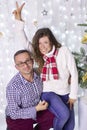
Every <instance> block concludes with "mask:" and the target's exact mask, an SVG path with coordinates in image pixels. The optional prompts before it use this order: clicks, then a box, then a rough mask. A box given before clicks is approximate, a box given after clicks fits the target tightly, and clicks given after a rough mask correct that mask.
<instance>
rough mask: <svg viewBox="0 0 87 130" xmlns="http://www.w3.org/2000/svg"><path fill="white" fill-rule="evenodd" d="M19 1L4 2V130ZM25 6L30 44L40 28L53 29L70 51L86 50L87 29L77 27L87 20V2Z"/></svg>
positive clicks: (0, 2) (0, 97)
mask: <svg viewBox="0 0 87 130" xmlns="http://www.w3.org/2000/svg"><path fill="white" fill-rule="evenodd" d="M15 2H16V0H0V127H1V128H0V130H5V120H4V119H5V118H4V117H5V114H4V111H5V106H6V99H5V90H6V85H7V83H8V81H9V80H10V79H11V77H12V76H13V75H14V74H15V72H16V70H15V68H14V64H13V54H14V50H15V48H17V44H15V42H14V37H15V35H14V33H13V27H14V16H13V14H12V11H13V10H14V9H15ZM23 2H25V6H24V8H23V11H22V16H23V19H24V20H25V31H26V33H27V36H28V37H29V39H30V40H32V37H33V34H34V32H35V31H36V30H37V29H38V28H40V27H49V28H50V29H51V30H52V31H53V33H54V35H55V36H56V38H57V39H58V40H59V41H60V42H61V43H62V45H66V46H68V47H69V49H70V50H71V51H79V49H80V47H81V46H83V47H84V48H85V49H86V50H87V48H86V47H87V46H85V45H82V44H81V38H82V36H83V34H84V29H85V27H80V26H77V24H79V23H84V22H85V21H86V20H87V0H24V1H23V0H18V3H19V5H21V4H22V3H23Z"/></svg>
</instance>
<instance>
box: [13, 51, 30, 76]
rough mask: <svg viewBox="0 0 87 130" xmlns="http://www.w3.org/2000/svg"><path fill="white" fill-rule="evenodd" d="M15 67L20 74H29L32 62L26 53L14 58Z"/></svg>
mask: <svg viewBox="0 0 87 130" xmlns="http://www.w3.org/2000/svg"><path fill="white" fill-rule="evenodd" d="M15 67H16V69H17V70H18V71H19V72H20V73H21V74H22V75H25V74H31V73H32V70H33V60H32V59H31V58H30V56H29V54H28V53H27V52H24V53H21V54H19V55H17V56H16V57H15Z"/></svg>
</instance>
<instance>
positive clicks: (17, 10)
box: [13, 1, 25, 21]
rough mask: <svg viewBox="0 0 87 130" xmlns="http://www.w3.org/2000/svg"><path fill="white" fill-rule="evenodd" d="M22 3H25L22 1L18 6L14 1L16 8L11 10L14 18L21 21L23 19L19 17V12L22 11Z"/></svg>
mask: <svg viewBox="0 0 87 130" xmlns="http://www.w3.org/2000/svg"><path fill="white" fill-rule="evenodd" d="M24 5H25V3H23V4H22V5H21V6H19V5H18V2H17V1H16V9H15V10H14V11H13V14H14V16H15V19H17V20H21V21H23V19H22V17H21V12H22V9H23V7H24Z"/></svg>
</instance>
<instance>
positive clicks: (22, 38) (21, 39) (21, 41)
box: [14, 20, 32, 52]
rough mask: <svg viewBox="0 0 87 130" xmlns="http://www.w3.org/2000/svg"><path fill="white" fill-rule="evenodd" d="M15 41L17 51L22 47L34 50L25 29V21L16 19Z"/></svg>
mask: <svg viewBox="0 0 87 130" xmlns="http://www.w3.org/2000/svg"><path fill="white" fill-rule="evenodd" d="M14 42H15V43H14V44H15V48H14V49H15V51H17V50H20V49H29V50H30V51H31V52H32V45H31V42H30V41H29V40H28V38H27V36H26V33H25V31H24V22H22V21H19V20H15V21H14Z"/></svg>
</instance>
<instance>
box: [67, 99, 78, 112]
mask: <svg viewBox="0 0 87 130" xmlns="http://www.w3.org/2000/svg"><path fill="white" fill-rule="evenodd" d="M75 101H76V99H70V98H69V100H68V102H67V103H69V105H70V110H72V108H73V105H74V103H75Z"/></svg>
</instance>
